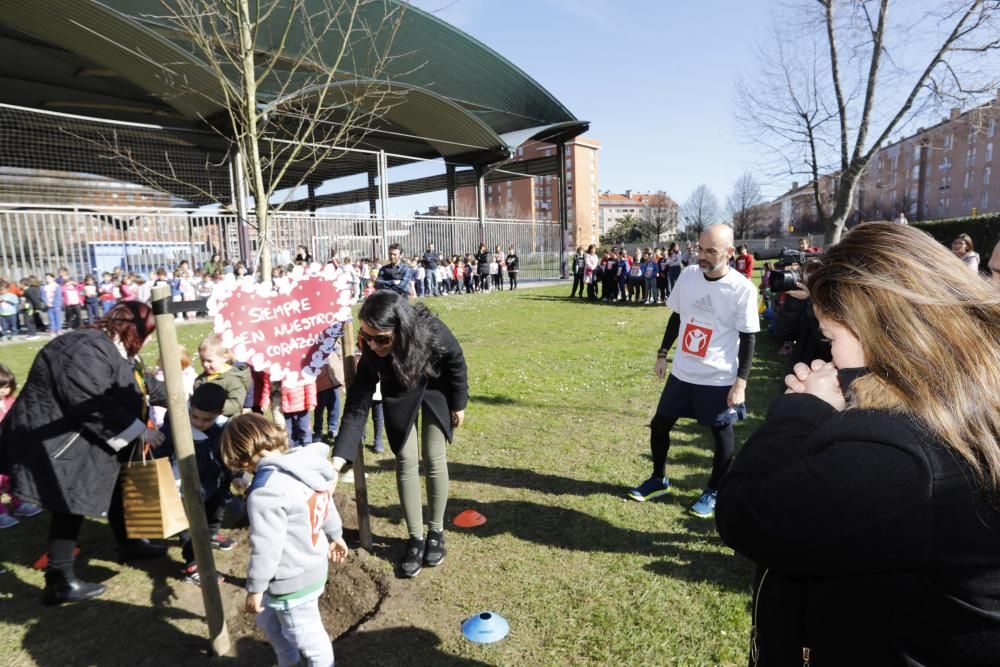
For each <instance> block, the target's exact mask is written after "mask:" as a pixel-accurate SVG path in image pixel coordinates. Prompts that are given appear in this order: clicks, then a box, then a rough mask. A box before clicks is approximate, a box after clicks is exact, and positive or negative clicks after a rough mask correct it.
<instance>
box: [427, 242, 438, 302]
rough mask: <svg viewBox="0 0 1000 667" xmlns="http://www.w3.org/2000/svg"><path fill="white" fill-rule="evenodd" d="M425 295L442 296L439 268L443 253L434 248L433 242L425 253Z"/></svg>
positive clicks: (428, 245)
mask: <svg viewBox="0 0 1000 667" xmlns="http://www.w3.org/2000/svg"><path fill="white" fill-rule="evenodd" d="M423 259H424V269H425V271H424V295H425V296H440V295H439V294H438V284H437V270H438V265H439V264H440V263H441V255H439V254H438V252H437V250H435V249H434V244H433V243H428V244H427V252H425V253H424V257H423Z"/></svg>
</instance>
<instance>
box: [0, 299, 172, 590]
mask: <svg viewBox="0 0 1000 667" xmlns="http://www.w3.org/2000/svg"><path fill="white" fill-rule="evenodd" d="M155 324H156V322H155V319H154V318H153V312H152V310H151V309H150V308H149V306H147V305H145V304H143V303H139V302H125V303H120V304H118V305H117V306H115V307H114V308H112V309H111V311H110V312H108V316H107V317H106V318H105V319H104V320H101V321H100V322H99V323H98V325H97V326H95V327H94V328H90V327H86V328H82V329H77V330H76V331H73V332H71V333H67V334H65V335H63V336H60V337H59V338H57V339H54V340H52V341H51V342H49V343H48V344H47V345H46V346H45V347H43V348H42V349H41V351H40V352H39V353H38V356H37V357H35V361H34V363H33V364H32V366H31V370H30V371H29V373H28V379H27V381H26V382H25V383H24V388H23V389H22V390H21V394H20V396H19V398H18V401H17V402H16V403H15V404H14V407H13V408H12V409H11V412H10V414H9V415H8V417H7V419H6V420H5V422H4V430H3V439H2V447H0V469H3V470H4V471H6V472H7V474H9V475H10V477H11V480H12V483H13V487H14V492H15V493H16V495H17V496H18V497H19V498H23V499H25V500H28V501H30V502H33V503H36V504H38V505H41V506H43V507H45V508H46V509H48V510H50V511H51V512H52V525H51V528H50V532H49V564H48V568H47V569H46V571H45V592H44V595H43V601H44V602H45V603H46V604H59V603H62V602H71V601H77V600H86V599H89V598H92V597H96V596H98V595H100V594H101V593H103V592H104V588H105V587H104V585H103V584H92V583H87V582H84V581H81V580H79V579H77V578H76V576H75V574H74V570H73V548H74V547H75V545H76V541H77V537H78V535H79V533H80V527H81V525H82V524H83V517H84V516H92V517H102V518H105V517H106V518H107V519H108V523H109V524H110V525H111V529H112V531H113V532H114V534H115V538H116V539H117V541H118V544H119V549H120V551H119V556H120V557H121V558H123V559H125V558H133V557H142V556H146V555H158V554H161V553H163V550H162V549H156V548H154V547H152V545H146V543H138V542H129V541H127V540H126V534H125V520H124V512H123V510H122V502H121V489H120V486H119V485H118V471H119V467H120V461H123V460H127V459H128V456H129V454H130V453H131V451H132V448H133V446H134V444H135V443H137V442H143V441H145V442H149V443H151V444H153V445H159V444H160V443H161V442H162V441H163V436H162V434H160V433H159V432H158V431H155V430H152V429H150V428H148V427H147V425H146V420H147V418H148V414H147V413H148V404H149V393H150V390H151V389H152V387H151V386H150V379H151V376H147V375H146V374H145V372H144V369H143V368H142V364H141V361H139V358H138V354H139V350H140V349H141V348H142V345H143V343H144V342H145V341H146V338H147V337H148V336H149V335H150V334H151V333H152V331H153V329H154V327H155ZM161 390H162V387H159V388H157V391H158V393H162V391H161ZM162 398H164V397H162V396H160V399H162ZM157 402H163V401H162V400H157ZM144 545H146V546H149V549H148V553H147V551H146V550H144V549H145V547H144ZM154 551H156V552H157V554H154V553H153V552H154Z"/></svg>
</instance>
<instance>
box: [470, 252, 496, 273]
mask: <svg viewBox="0 0 1000 667" xmlns="http://www.w3.org/2000/svg"><path fill="white" fill-rule="evenodd" d="M474 256H475V258H476V270H477V272H478V273H481V274H482V273H486V274H488V273H489V272H490V262H491V261H493V255H492V254H491V253H490V251H489V250H483V251H482V252H477V253H476V254H475V255H474Z"/></svg>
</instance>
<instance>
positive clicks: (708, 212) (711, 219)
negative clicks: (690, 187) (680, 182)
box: [681, 184, 720, 239]
mask: <svg viewBox="0 0 1000 667" xmlns="http://www.w3.org/2000/svg"><path fill="white" fill-rule="evenodd" d="M681 217H683V219H684V232H685V234H686V235H687V236H688V238H691V237H693V238H695V239H697V238H698V236H699V235H700V234H701V233H702V232H703V231H705V228H706V227H708V226H709V225H713V224H715V223H716V222H718V221H719V218H720V211H719V200H718V199H716V197H715V195H714V194H712V191H711V190H709V189H708V186H707V185H704V184H703V185H699V186H698V187H697V188H695V190H694V192H692V193H691V196H690V197H688V198H687V201H686V202H684V206H683V208H682V209H681Z"/></svg>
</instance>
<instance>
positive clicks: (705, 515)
mask: <svg viewBox="0 0 1000 667" xmlns="http://www.w3.org/2000/svg"><path fill="white" fill-rule="evenodd" d="M718 496H719V492H718V491H716V490H715V489H705V491H704V492H703V493H702V494H701V498H699V499H698V501H697V502H696V503H695V504H694V505H692V506H691V510H690V511H691V514H693V515H695V516H696V517H700V518H702V519H711V518H712V517H713V516H715V499H716V498H717V497H718Z"/></svg>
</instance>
